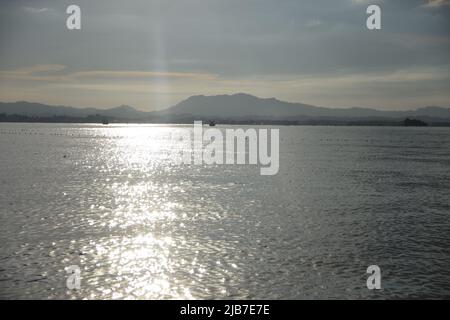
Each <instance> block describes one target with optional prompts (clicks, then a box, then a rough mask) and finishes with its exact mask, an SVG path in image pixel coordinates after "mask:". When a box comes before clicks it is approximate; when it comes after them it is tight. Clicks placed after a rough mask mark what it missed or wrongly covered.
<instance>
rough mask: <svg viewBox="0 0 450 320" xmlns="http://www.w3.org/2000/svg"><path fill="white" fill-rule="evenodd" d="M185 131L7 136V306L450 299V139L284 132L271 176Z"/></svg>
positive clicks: (3, 250) (348, 131)
mask: <svg viewBox="0 0 450 320" xmlns="http://www.w3.org/2000/svg"><path fill="white" fill-rule="evenodd" d="M182 128H191V127H189V126H185V127H183V126H162V125H161V126H156V125H153V126H144V125H127V126H125V125H124V126H120V125H117V126H116V125H110V126H96V125H62V124H58V125H50V124H4V123H3V124H0V298H7V299H10V298H40V299H47V298H51V299H56V298H63V299H66V298H75V299H82V298H87V299H96V298H114V299H127V298H129V299H143V298H149V299H174V298H175V299H178V298H212V299H222V298H226V299H236V298H245V299H247V298H249V299H257V298H258V299H259V298H263V299H264V298H273V299H278V298H280V299H297V298H415V297H425V298H438V297H447V298H448V297H450V129H447V128H400V127H399V128H388V127H383V128H377V127H281V128H280V171H279V173H278V175H276V176H261V175H260V174H259V168H258V167H257V166H249V165H240V166H238V165H236V166H233V165H219V166H199V165H177V164H175V163H174V161H173V159H172V158H171V157H170V156H168V153H167V152H166V151H167V150H170V149H171V148H173V147H174V145H173V141H172V140H171V139H170V133H173V132H176V131H177V130H181V129H182ZM218 128H219V129H221V130H223V129H224V128H225V127H220V126H219V127H218ZM373 264H376V265H379V266H380V268H381V271H382V287H383V289H382V290H380V291H369V290H368V289H367V287H366V279H367V276H368V275H367V274H366V269H367V267H368V266H369V265H373ZM71 265H78V266H79V267H80V268H81V276H82V280H81V289H80V290H78V291H73V290H68V289H67V287H66V278H67V274H66V271H65V270H64V268H65V267H68V266H71Z"/></svg>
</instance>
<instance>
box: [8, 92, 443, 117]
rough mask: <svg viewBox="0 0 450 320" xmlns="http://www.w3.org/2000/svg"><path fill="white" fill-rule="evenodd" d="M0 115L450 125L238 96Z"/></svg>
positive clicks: (433, 110)
mask: <svg viewBox="0 0 450 320" xmlns="http://www.w3.org/2000/svg"><path fill="white" fill-rule="evenodd" d="M0 114H3V115H20V116H26V117H37V118H43V117H44V118H45V117H75V118H83V117H88V116H93V115H97V116H101V117H106V118H110V119H114V120H118V121H129V122H132V121H137V122H190V121H193V120H204V121H211V120H214V121H216V122H220V121H224V122H226V121H230V122H239V121H243V122H255V121H256V122H258V121H297V122H305V121H319V120H322V121H369V120H370V121H393V120H400V119H405V118H415V119H420V120H423V121H431V122H447V123H448V122H450V108H443V107H423V108H418V109H415V110H407V111H384V110H376V109H369V108H325V107H318V106H313V105H308V104H302V103H291V102H284V101H280V100H278V99H275V98H268V99H262V98H258V97H255V96H252V95H248V94H244V93H238V94H233V95H217V96H203V95H198V96H191V97H189V98H188V99H186V100H183V101H181V102H180V103H178V104H176V105H175V106H172V107H170V108H168V109H165V110H162V111H153V112H144V111H139V110H136V109H134V108H132V107H130V106H125V105H122V106H119V107H115V108H111V109H96V108H75V107H68V106H50V105H46V104H41V103H32V102H26V101H18V102H12V103H2V102H0Z"/></svg>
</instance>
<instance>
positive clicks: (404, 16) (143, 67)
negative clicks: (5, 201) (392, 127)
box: [0, 0, 450, 110]
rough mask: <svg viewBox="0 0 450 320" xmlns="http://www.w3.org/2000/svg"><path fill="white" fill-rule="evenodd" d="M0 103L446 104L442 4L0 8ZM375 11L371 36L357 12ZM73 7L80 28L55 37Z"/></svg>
mask: <svg viewBox="0 0 450 320" xmlns="http://www.w3.org/2000/svg"><path fill="white" fill-rule="evenodd" d="M0 3H1V11H0V58H1V59H0V101H17V100H28V101H37V102H43V103H49V104H64V105H74V106H92V107H112V106H117V105H121V104H128V105H132V106H135V107H138V108H140V109H142V110H152V109H161V108H165V107H168V106H170V105H173V104H175V103H177V102H179V101H180V100H182V99H185V98H187V97H188V96H190V95H194V94H208V95H209V94H223V93H237V92H246V93H250V94H255V95H257V96H260V97H277V98H279V99H283V100H288V101H294V102H304V103H308V104H315V105H322V106H329V107H348V106H361V107H375V108H379V109H409V108H416V107H422V106H427V105H440V106H448V107H450V1H447V0H429V1H425V0H424V1H422V0H404V1H402V0H384V1H376V0H373V1H365V0H310V1H308V0H305V1H300V0H151V1H150V0H146V1H144V0H130V1H121V0H96V1H92V0H89V1H85V0H71V1H44V0H42V1H41V0H33V1H23V0H14V1H13V0H3V1H0ZM372 3H377V4H379V5H380V6H381V8H382V30H380V31H369V30H367V28H366V22H365V21H366V18H367V15H366V13H365V12H366V8H367V6H368V4H372ZM70 4H77V5H79V6H80V7H81V11H82V30H79V31H70V30H67V29H66V23H65V21H66V18H67V16H68V15H67V14H66V13H65V11H66V8H67V6H68V5H70Z"/></svg>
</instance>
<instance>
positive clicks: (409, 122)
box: [403, 118, 428, 127]
mask: <svg viewBox="0 0 450 320" xmlns="http://www.w3.org/2000/svg"><path fill="white" fill-rule="evenodd" d="M403 125H404V126H405V127H426V126H428V124H427V123H426V122H424V121H422V120H417V119H409V118H406V119H405V121H403Z"/></svg>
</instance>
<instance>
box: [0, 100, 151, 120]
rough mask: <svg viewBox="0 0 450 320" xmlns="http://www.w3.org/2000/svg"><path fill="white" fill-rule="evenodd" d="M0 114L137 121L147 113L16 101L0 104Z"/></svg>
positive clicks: (126, 107)
mask: <svg viewBox="0 0 450 320" xmlns="http://www.w3.org/2000/svg"><path fill="white" fill-rule="evenodd" d="M0 113H3V114H8V115H11V114H16V115H24V116H30V117H52V116H66V117H87V116H90V115H96V114H99V115H102V116H106V117H113V118H119V119H139V118H145V117H147V116H148V112H143V111H138V110H136V109H134V108H132V107H130V106H120V107H115V108H111V109H95V108H74V107H67V106H49V105H46V104H41V103H33V102H26V101H18V102H12V103H4V102H0Z"/></svg>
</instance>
